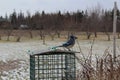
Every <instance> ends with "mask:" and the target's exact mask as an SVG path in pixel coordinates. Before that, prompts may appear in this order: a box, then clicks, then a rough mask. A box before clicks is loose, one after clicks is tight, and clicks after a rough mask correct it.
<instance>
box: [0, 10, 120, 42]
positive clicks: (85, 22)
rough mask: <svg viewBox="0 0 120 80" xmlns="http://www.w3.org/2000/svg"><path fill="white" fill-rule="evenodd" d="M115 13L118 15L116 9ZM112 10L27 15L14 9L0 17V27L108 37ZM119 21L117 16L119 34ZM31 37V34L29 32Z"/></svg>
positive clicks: (88, 36)
mask: <svg viewBox="0 0 120 80" xmlns="http://www.w3.org/2000/svg"><path fill="white" fill-rule="evenodd" d="M117 15H118V16H119V15H120V12H119V10H117ZM112 23H113V10H102V9H92V10H86V11H80V10H78V11H76V12H65V13H61V11H58V12H56V13H46V12H45V11H42V12H41V13H40V12H38V11H37V12H35V13H34V14H32V15H31V13H30V12H29V11H28V12H27V15H24V13H23V12H22V11H21V12H19V13H17V12H16V11H15V10H14V11H13V13H11V14H10V15H6V16H5V17H2V16H1V17H0V29H1V30H2V29H4V30H9V31H8V32H9V33H10V32H11V31H12V30H21V29H22V30H23V29H25V30H29V31H30V34H31V31H32V30H39V31H40V35H41V36H42V33H43V32H42V31H43V30H44V31H48V32H51V31H52V32H56V33H58V34H59V33H60V31H78V32H85V33H86V35H87V38H88V39H89V38H90V36H91V34H94V36H95V37H97V32H104V33H105V34H106V35H107V36H108V40H109V38H110V32H112V30H113V28H112V27H113V25H112ZM119 25H120V21H119V17H118V21H117V32H118V36H119V32H120V28H119ZM31 37H32V34H31ZM41 38H42V37H41Z"/></svg>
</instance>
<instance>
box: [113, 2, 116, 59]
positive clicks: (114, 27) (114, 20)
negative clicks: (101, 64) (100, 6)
mask: <svg viewBox="0 0 120 80" xmlns="http://www.w3.org/2000/svg"><path fill="white" fill-rule="evenodd" d="M116 24H117V3H116V2H114V15H113V59H114V61H115V59H116Z"/></svg>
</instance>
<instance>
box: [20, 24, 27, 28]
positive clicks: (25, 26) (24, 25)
mask: <svg viewBox="0 0 120 80" xmlns="http://www.w3.org/2000/svg"><path fill="white" fill-rule="evenodd" d="M19 28H20V29H28V28H29V27H28V25H26V24H21V25H20V27H19Z"/></svg>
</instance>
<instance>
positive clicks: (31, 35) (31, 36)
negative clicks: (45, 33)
mask: <svg viewBox="0 0 120 80" xmlns="http://www.w3.org/2000/svg"><path fill="white" fill-rule="evenodd" d="M29 34H30V38H31V39H32V38H33V34H32V31H30V32H29Z"/></svg>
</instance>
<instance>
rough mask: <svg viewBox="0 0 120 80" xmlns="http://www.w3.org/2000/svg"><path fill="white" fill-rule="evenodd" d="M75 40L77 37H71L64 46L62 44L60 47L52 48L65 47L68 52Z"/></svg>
mask: <svg viewBox="0 0 120 80" xmlns="http://www.w3.org/2000/svg"><path fill="white" fill-rule="evenodd" d="M76 39H77V37H75V36H73V35H71V36H70V37H69V39H68V41H67V42H66V43H64V44H62V45H60V46H56V47H53V48H57V47H65V48H67V49H68V50H69V51H71V50H70V48H72V47H73V46H74V44H75V40H76Z"/></svg>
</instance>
